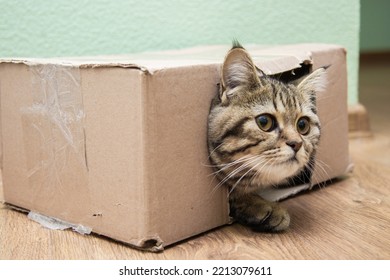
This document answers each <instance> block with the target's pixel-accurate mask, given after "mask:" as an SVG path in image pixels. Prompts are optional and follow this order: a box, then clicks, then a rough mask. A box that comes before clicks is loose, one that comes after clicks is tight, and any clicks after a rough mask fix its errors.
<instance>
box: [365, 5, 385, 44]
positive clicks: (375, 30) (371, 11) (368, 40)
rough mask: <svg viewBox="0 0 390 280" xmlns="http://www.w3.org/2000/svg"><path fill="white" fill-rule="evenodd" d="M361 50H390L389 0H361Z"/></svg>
mask: <svg viewBox="0 0 390 280" xmlns="http://www.w3.org/2000/svg"><path fill="white" fill-rule="evenodd" d="M360 50H361V52H384V51H386V52H389V51H390V1H389V0H361V34H360Z"/></svg>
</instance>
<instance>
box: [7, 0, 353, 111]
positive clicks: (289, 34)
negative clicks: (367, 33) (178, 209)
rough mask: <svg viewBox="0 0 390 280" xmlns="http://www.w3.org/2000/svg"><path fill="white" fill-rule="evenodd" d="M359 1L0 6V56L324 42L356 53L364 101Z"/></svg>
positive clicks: (133, 0) (75, 0)
mask: <svg viewBox="0 0 390 280" xmlns="http://www.w3.org/2000/svg"><path fill="white" fill-rule="evenodd" d="M359 8H360V5H359V0H348V1H339V0H327V1H312V0H295V1H290V0H252V1H250V0H247V1H238V0H236V1H234V0H198V1H180V0H170V1H164V0H149V1H137V0H121V1H110V0H94V1H88V0H67V1H53V0H34V1H20V0H18V1H15V0H0V13H1V16H0V56H1V57H9V56H22V57H53V56H78V55H99V54H120V53H129V52H140V51H146V50H160V49H172V48H182V47H189V46H194V45H205V44H230V42H231V41H232V39H233V38H237V39H238V40H239V41H240V42H241V43H242V44H244V45H245V44H246V43H258V44H286V43H300V42H324V43H333V44H340V45H343V46H345V47H346V48H347V50H348V71H349V74H348V79H349V80H348V82H349V102H350V104H353V103H356V102H357V101H358V94H357V93H358V89H357V84H358V53H359V19H360V17H359Z"/></svg>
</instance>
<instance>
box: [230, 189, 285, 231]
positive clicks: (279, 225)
mask: <svg viewBox="0 0 390 280" xmlns="http://www.w3.org/2000/svg"><path fill="white" fill-rule="evenodd" d="M229 202H230V215H231V216H232V217H233V218H234V219H235V220H236V221H237V222H239V223H240V224H243V225H245V226H249V227H251V228H253V229H254V230H255V231H268V232H277V231H283V230H286V229H287V228H288V226H289V224H290V215H289V214H288V212H287V210H286V209H284V208H283V207H281V206H280V205H279V203H277V202H269V201H267V200H265V199H263V198H262V197H260V196H259V195H257V194H256V193H249V194H235V193H234V192H233V193H231V195H230V198H229Z"/></svg>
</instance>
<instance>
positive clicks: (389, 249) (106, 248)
mask: <svg viewBox="0 0 390 280" xmlns="http://www.w3.org/2000/svg"><path fill="white" fill-rule="evenodd" d="M361 66H362V67H361V76H360V101H361V103H362V104H364V105H365V106H366V108H367V109H368V111H369V115H370V120H371V121H370V123H371V127H372V131H373V135H372V136H371V137H368V138H367V137H366V138H357V139H351V140H350V150H351V156H352V159H353V161H354V163H355V170H354V172H353V174H351V175H350V176H348V177H346V178H345V179H344V180H340V181H338V182H335V183H333V184H331V185H329V186H327V187H325V188H321V189H318V190H316V191H312V192H309V193H306V194H303V195H299V196H298V197H295V198H292V199H288V200H286V201H284V202H283V204H284V205H285V206H286V207H287V208H288V209H289V211H290V214H291V220H292V224H291V228H290V229H289V230H288V231H287V232H285V233H282V234H259V233H254V232H252V231H251V230H248V229H247V228H244V227H242V226H240V225H237V224H234V225H231V226H225V227H222V228H219V229H216V230H212V231H210V232H208V233H205V234H203V235H201V236H197V237H195V238H192V239H190V240H186V241H184V242H181V243H179V244H177V245H175V246H171V247H169V248H167V249H166V250H165V251H164V252H163V253H158V254H156V253H147V252H141V251H137V250H135V249H132V248H129V247H128V246H125V245H123V244H120V243H117V242H115V241H112V240H109V239H106V238H102V237H99V236H96V235H89V236H82V235H80V234H77V233H74V232H71V231H53V230H48V229H45V228H42V227H41V226H40V225H39V224H37V223H35V222H32V221H30V220H28V219H27V218H26V215H25V214H23V213H20V212H17V211H14V210H10V209H8V208H7V207H5V206H3V205H1V206H0V259H390V125H389V120H390V63H389V62H378V63H373V62H369V61H368V62H367V61H366V62H363V63H362V65H361Z"/></svg>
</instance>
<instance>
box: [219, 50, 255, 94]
mask: <svg viewBox="0 0 390 280" xmlns="http://www.w3.org/2000/svg"><path fill="white" fill-rule="evenodd" d="M221 76H222V77H221V81H222V82H221V89H220V98H221V100H222V101H223V100H226V99H229V98H230V97H232V96H234V94H236V93H237V92H238V91H239V90H240V89H243V88H246V87H250V86H252V85H254V84H259V82H260V81H259V78H258V73H257V69H256V66H255V65H254V63H253V61H252V58H251V57H250V55H249V53H248V52H247V51H246V50H245V49H244V48H243V47H242V46H241V45H239V44H238V45H234V46H233V48H232V49H231V50H230V51H229V52H228V53H227V55H226V57H225V61H224V63H223V65H222V74H221Z"/></svg>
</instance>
